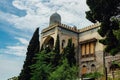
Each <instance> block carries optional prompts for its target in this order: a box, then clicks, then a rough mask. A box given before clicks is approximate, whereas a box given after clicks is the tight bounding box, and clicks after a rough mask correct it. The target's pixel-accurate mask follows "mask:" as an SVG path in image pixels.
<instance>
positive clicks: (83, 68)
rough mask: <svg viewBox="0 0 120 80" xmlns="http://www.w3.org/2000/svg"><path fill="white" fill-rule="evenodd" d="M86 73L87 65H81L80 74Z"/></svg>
mask: <svg viewBox="0 0 120 80" xmlns="http://www.w3.org/2000/svg"><path fill="white" fill-rule="evenodd" d="M86 73H87V67H86V65H83V66H82V75H84V74H86Z"/></svg>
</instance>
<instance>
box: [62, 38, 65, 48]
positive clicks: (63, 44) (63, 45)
mask: <svg viewBox="0 0 120 80" xmlns="http://www.w3.org/2000/svg"><path fill="white" fill-rule="evenodd" d="M64 47H65V40H62V49H63V48H64Z"/></svg>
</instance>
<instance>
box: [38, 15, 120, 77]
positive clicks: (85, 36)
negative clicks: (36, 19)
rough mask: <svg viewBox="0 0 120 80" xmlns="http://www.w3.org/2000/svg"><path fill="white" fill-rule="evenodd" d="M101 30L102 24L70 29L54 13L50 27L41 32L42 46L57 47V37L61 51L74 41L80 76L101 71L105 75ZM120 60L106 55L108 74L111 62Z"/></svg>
mask: <svg viewBox="0 0 120 80" xmlns="http://www.w3.org/2000/svg"><path fill="white" fill-rule="evenodd" d="M99 28H100V23H99V22H97V23H95V24H93V25H90V26H87V27H85V28H82V29H77V27H76V26H73V27H70V26H68V25H66V24H62V23H61V16H60V15H59V14H58V13H54V14H52V15H51V16H50V22H49V26H48V27H47V28H45V29H43V30H42V32H41V41H40V43H41V45H40V46H43V47H46V46H50V48H53V47H54V46H55V41H56V39H57V35H59V39H60V51H61V52H62V50H63V48H64V47H66V45H67V42H68V39H70V38H71V39H72V41H73V43H74V45H75V52H76V56H75V57H76V60H77V62H78V65H79V67H80V71H79V72H80V75H81V74H85V73H89V72H94V71H99V72H101V73H103V68H104V65H103V63H104V57H103V56H104V55H103V54H104V52H103V50H104V47H105V46H104V45H102V44H101V43H99V40H100V39H102V37H101V36H100V35H99V34H98V32H97V30H98V29H99ZM118 59H120V55H116V56H114V57H113V56H110V55H108V54H107V55H105V66H106V67H107V72H110V66H111V61H113V60H118Z"/></svg>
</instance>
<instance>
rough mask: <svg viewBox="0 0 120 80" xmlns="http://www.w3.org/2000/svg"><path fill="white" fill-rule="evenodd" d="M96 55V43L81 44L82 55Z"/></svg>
mask: <svg viewBox="0 0 120 80" xmlns="http://www.w3.org/2000/svg"><path fill="white" fill-rule="evenodd" d="M94 53H95V42H89V43H84V44H81V54H82V56H83V57H84V56H90V55H91V56H92V55H94Z"/></svg>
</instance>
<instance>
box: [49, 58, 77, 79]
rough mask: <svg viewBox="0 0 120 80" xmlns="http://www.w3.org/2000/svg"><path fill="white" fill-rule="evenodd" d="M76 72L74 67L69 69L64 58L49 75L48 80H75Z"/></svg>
mask: <svg viewBox="0 0 120 80" xmlns="http://www.w3.org/2000/svg"><path fill="white" fill-rule="evenodd" d="M77 72H78V70H77V67H76V65H73V66H72V67H70V65H69V63H68V60H67V58H65V59H63V60H62V64H61V65H59V66H57V68H56V70H54V71H53V72H52V73H51V74H50V76H49V78H48V80H76V79H77V77H78V76H77Z"/></svg>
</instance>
